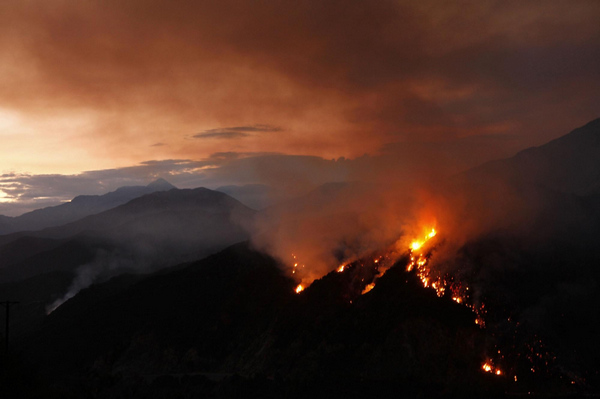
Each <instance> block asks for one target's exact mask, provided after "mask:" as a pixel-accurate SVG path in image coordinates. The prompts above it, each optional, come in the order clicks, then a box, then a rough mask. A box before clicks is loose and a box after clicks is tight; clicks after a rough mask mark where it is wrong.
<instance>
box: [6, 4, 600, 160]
mask: <svg viewBox="0 0 600 399" xmlns="http://www.w3.org/2000/svg"><path fill="white" fill-rule="evenodd" d="M599 17H600V3H598V2H595V1H577V2H563V1H546V2H543V3H535V2H517V1H504V2H497V1H477V2H475V1H458V2H444V3H440V2H438V1H433V0H430V1H423V2H418V3H417V2H410V1H378V2H350V3H348V2H346V1H328V2H325V3H324V2H321V1H311V0H307V1H301V2H296V3H294V4H290V3H289V2H287V1H258V2H252V3H248V2H245V1H238V0H224V1H220V2H216V3H212V2H192V3H190V2H179V1H174V2H162V1H129V2H127V3H123V2H116V1H108V2H93V1H92V2H85V3H77V4H75V3H71V2H61V3H47V2H43V1H39V2H36V1H33V2H17V1H8V2H4V3H2V5H0V38H1V39H0V40H1V43H2V46H3V48H4V49H5V51H4V52H3V55H1V56H0V57H1V61H2V65H3V67H2V72H3V73H2V74H1V75H0V76H1V77H0V79H2V84H0V87H1V89H0V104H10V107H11V108H15V109H17V110H19V111H22V112H24V113H25V115H29V114H31V115H33V114H35V115H37V116H39V117H47V116H48V115H55V114H56V113H67V114H68V113H70V112H75V111H77V112H91V113H92V114H93V116H94V118H96V119H95V121H94V123H93V124H92V126H89V124H88V125H86V128H87V130H88V131H89V130H91V134H90V137H91V136H94V141H93V142H94V144H95V145H90V146H89V148H90V151H92V152H93V153H94V154H96V155H97V156H101V157H104V158H106V157H130V159H132V162H131V163H132V164H135V163H137V162H139V161H140V160H142V159H148V157H149V156H148V155H147V154H143V153H141V152H140V151H132V148H133V143H138V141H137V138H138V135H140V134H141V133H139V132H148V131H151V133H150V136H149V137H148V138H147V140H149V141H148V148H149V146H151V145H152V143H156V142H161V143H168V144H169V146H168V148H169V151H172V152H171V155H170V156H178V157H182V158H186V159H193V158H198V157H207V156H208V155H209V154H210V153H214V152H223V151H227V150H229V149H223V148H217V146H218V145H225V144H227V145H231V144H235V146H236V148H235V149H233V150H234V151H236V152H256V151H270V152H283V153H287V154H312V155H318V156H326V157H329V156H335V157H338V156H342V155H343V156H350V157H356V156H359V155H361V154H362V153H364V152H370V153H374V152H375V151H376V150H377V149H378V148H380V146H381V145H382V144H384V143H387V142H392V141H395V140H398V141H403V142H404V141H416V142H420V141H422V140H423V139H424V138H425V139H427V140H441V141H448V140H452V139H461V138H464V137H467V136H473V135H480V134H491V133H501V134H516V135H517V136H518V139H517V142H518V143H517V144H518V145H519V146H520V147H521V148H523V147H527V146H530V145H534V144H541V143H543V142H545V141H547V140H548V139H551V138H554V137H557V136H558V135H560V134H562V133H563V132H565V131H568V130H569V129H570V128H572V127H573V126H577V125H580V124H582V123H585V122H586V121H588V120H591V119H594V118H595V117H597V112H598V111H597V110H598V106H599V105H600V97H599V96H598V93H600V77H599V76H598V74H597V70H598V69H600V55H599V54H600V53H599V48H600V47H599V41H598V37H600V27H599V24H598V23H597V21H598V18H599ZM248 120H265V121H269V123H270V124H272V125H273V126H285V127H286V128H285V131H284V130H281V131H280V134H278V139H277V140H269V139H268V138H267V137H266V136H265V137H263V136H261V135H259V134H256V135H255V134H254V133H261V132H268V131H279V129H277V128H274V127H273V126H271V125H266V126H265V125H250V126H246V125H245V124H246V123H247V122H246V121H248ZM198 125H202V126H232V127H231V128H219V129H209V130H205V131H203V132H201V133H198V134H197V135H196V137H197V138H205V139H206V138H222V139H227V140H197V142H196V143H192V144H190V143H189V142H187V143H186V142H182V141H183V139H181V141H177V140H176V139H174V138H173V137H175V136H176V135H172V134H170V133H169V134H167V133H156V132H154V131H153V130H152V129H154V128H155V127H156V126H161V127H164V126H167V127H168V129H169V131H170V132H176V131H178V132H182V131H190V130H191V129H194V126H198ZM160 131H161V132H164V131H165V130H160ZM178 137H181V136H178ZM167 139H168V141H167ZM221 141H223V143H221ZM98 142H101V143H102V145H98V144H97V143H98ZM498 145H502V144H500V143H498ZM152 148H155V149H156V151H165V147H160V148H158V147H152ZM482 151H484V152H486V151H488V150H487V149H482ZM198 154H199V155H198ZM160 155H163V153H160ZM152 156H153V155H150V157H152Z"/></svg>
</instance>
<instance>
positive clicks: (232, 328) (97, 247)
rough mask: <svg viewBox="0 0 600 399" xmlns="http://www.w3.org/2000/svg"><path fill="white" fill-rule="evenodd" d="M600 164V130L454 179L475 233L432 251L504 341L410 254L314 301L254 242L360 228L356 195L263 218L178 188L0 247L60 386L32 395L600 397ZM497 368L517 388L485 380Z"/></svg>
mask: <svg viewBox="0 0 600 399" xmlns="http://www.w3.org/2000/svg"><path fill="white" fill-rule="evenodd" d="M599 155H600V119H597V120H595V121H592V122H590V123H589V124H587V125H585V126H583V127H581V128H579V129H576V130H574V131H573V132H571V133H569V134H567V135H566V136H563V137H561V138H559V139H557V140H554V141H552V142H550V143H548V144H546V145H543V146H540V147H536V148H532V149H528V150H525V151H522V152H520V153H519V154H517V155H516V156H514V157H512V158H509V159H505V160H499V161H494V162H490V163H487V164H484V165H482V166H480V167H478V168H475V169H472V170H469V171H467V172H465V173H463V174H460V175H457V176H455V177H453V178H452V179H450V180H448V181H447V182H444V183H443V184H440V191H439V193H438V194H439V195H442V196H444V198H445V199H446V201H447V204H449V205H448V209H452V210H454V211H455V214H454V215H452V216H453V217H454V218H455V221H454V223H455V225H456V226H458V228H457V229H458V230H457V231H460V230H461V229H462V231H464V232H465V234H464V236H463V237H461V241H456V242H454V243H451V242H450V241H451V238H452V237H448V238H446V239H443V238H440V240H439V241H437V242H436V243H435V245H434V246H433V247H432V248H431V252H430V253H429V254H428V255H427V256H430V257H431V262H437V263H436V267H437V268H439V270H442V271H445V272H447V273H448V275H447V276H452V278H456V279H457V281H458V280H459V279H460V281H461V282H462V283H463V284H465V285H468V286H469V288H470V294H469V295H470V296H469V300H470V301H471V304H472V305H473V306H475V305H477V306H481V304H485V306H484V309H485V317H486V325H487V326H486V328H485V329H481V328H479V327H478V326H477V325H476V324H475V323H474V320H475V317H476V315H475V314H474V313H473V312H472V311H471V310H470V309H469V308H468V307H465V306H462V305H460V304H458V303H456V302H455V301H453V300H452V298H451V295H450V294H449V293H446V294H445V295H443V296H442V297H438V296H437V295H436V293H435V291H434V290H431V289H426V288H424V287H423V284H422V282H421V280H419V278H418V277H417V275H416V274H415V273H414V272H407V271H406V270H407V264H408V263H409V256H408V253H405V254H403V255H402V256H400V257H399V258H398V259H397V261H396V262H394V263H393V264H391V265H390V268H389V269H388V270H387V272H386V273H385V274H381V273H379V272H378V266H377V262H374V260H373V259H374V256H375V255H373V254H370V255H368V256H364V257H362V258H360V259H357V260H356V261H355V262H352V263H350V264H348V265H347V266H348V267H347V268H346V269H345V270H344V271H343V272H339V273H338V272H335V271H334V272H331V273H328V274H326V275H324V276H323V277H322V278H320V279H317V280H316V281H315V282H314V283H313V284H312V285H310V287H308V288H306V289H305V290H304V291H303V292H301V293H300V294H296V293H294V287H295V285H296V284H297V282H295V281H294V280H292V279H291V278H290V277H289V275H288V274H286V273H285V272H284V271H283V270H285V267H284V265H282V264H281V261H280V260H279V259H276V258H273V257H271V256H269V255H266V254H265V253H263V252H261V251H259V250H258V249H257V248H256V247H255V246H253V245H252V244H250V243H248V242H247V240H248V239H249V238H250V237H251V234H250V233H251V232H252V231H254V230H253V229H254V228H255V225H254V223H255V221H256V217H257V216H260V215H263V214H275V215H278V214H279V213H278V212H279V209H289V210H290V211H289V213H290V214H292V215H303V214H304V212H306V211H308V212H311V213H313V214H314V215H313V216H315V215H316V214H318V216H322V217H323V218H324V219H322V220H325V221H326V223H323V224H322V226H328V224H331V223H334V224H337V223H338V222H339V223H348V226H349V228H350V227H352V226H354V225H356V224H357V223H359V222H361V220H360V218H355V219H352V218H347V217H346V216H348V215H347V214H344V213H343V212H341V211H340V209H339V208H338V207H336V206H335V201H337V200H340V199H344V198H345V197H346V196H348V193H351V192H352V191H356V190H360V191H365V192H368V188H367V189H366V190H365V188H364V187H362V188H361V187H358V188H356V186H355V185H353V184H340V183H335V184H328V185H325V186H323V187H320V188H318V189H317V190H315V191H313V192H311V193H309V194H307V195H306V196H303V197H301V198H298V199H297V200H295V201H290V202H289V203H286V204H280V205H278V206H277V207H272V208H269V209H267V210H266V211H262V212H261V213H257V212H256V211H254V210H252V209H250V208H248V207H247V206H245V205H244V204H242V203H240V202H239V201H237V200H235V199H233V198H231V197H230V196H228V195H227V194H225V193H222V192H217V191H212V190H208V189H205V188H198V189H193V190H192V189H190V190H179V189H175V188H172V187H171V188H170V189H168V188H169V185H168V183H166V182H162V181H160V182H158V183H157V184H155V185H154V188H156V186H158V187H162V188H164V189H153V191H152V192H150V193H145V194H143V195H139V196H136V197H134V198H130V199H129V200H128V201H125V202H123V203H120V204H118V205H116V206H112V207H110V208H106V209H103V210H102V211H100V212H99V213H92V214H85V215H83V214H84V213H85V212H83V211H78V212H82V213H81V215H83V217H78V218H77V220H69V221H68V222H64V223H62V222H61V223H58V222H57V224H55V225H50V224H46V225H45V227H43V228H39V229H35V231H26V232H23V231H20V232H17V231H13V232H12V233H11V234H6V235H3V236H0V255H1V256H2V257H1V259H2V265H1V267H0V292H2V293H4V295H7V296H10V299H13V298H17V299H19V300H20V301H21V303H22V304H20V305H17V306H18V308H15V312H13V313H12V314H11V315H12V317H13V318H14V319H13V322H14V323H13V324H14V337H15V338H14V348H15V353H19V354H20V355H19V356H20V357H21V358H22V359H25V360H24V362H31V363H33V364H34V365H35V367H36V368H37V370H38V371H39V372H40V373H41V375H42V376H46V378H47V379H44V377H41V378H39V379H34V378H33V377H31V375H32V374H31V373H29V372H22V373H19V372H15V374H13V380H14V381H16V383H15V384H16V385H15V388H14V390H15V392H17V391H16V390H17V389H21V390H22V391H23V392H25V394H24V396H22V397H27V395H29V396H31V397H36V395H37V396H39V394H40V392H41V391H43V392H52V393H53V394H54V395H55V396H57V397H98V398H112V397H119V396H127V397H156V398H162V397H164V398H167V397H173V396H179V397H199V396H200V397H201V396H208V397H240V396H241V397H248V396H263V397H269V396H271V397H315V396H323V395H326V396H328V397H342V396H343V397H365V396H369V395H370V396H378V397H385V396H389V397H392V396H394V397H396V396H398V392H403V393H404V394H406V395H408V396H420V397H504V396H505V395H507V394H509V395H521V394H525V393H527V392H535V393H537V394H538V395H543V394H547V395H550V394H552V395H574V394H591V395H594V394H597V393H598V392H600V375H599V374H598V371H597V370H598V369H597V355H596V354H597V353H598V352H599V351H600V347H599V346H598V343H597V337H598V331H600V302H599V299H598V298H599V297H598V295H597V288H598V284H600V271H599V270H598V268H597V265H598V264H600V248H599V247H598V245H597V237H598V236H599V234H600V192H598V187H599V182H600V156H599ZM146 188H147V189H148V187H146ZM149 189H152V188H149ZM167 189H168V190H167ZM136 190H137V189H136ZM232 190H233V189H232ZM125 191H127V190H125ZM134 191H135V190H134ZM234 191H235V190H234ZM255 191H256V192H260V193H262V192H263V188H256V187H254V188H251V189H249V192H251V193H252V192H255ZM117 192H119V190H117V191H115V192H114V193H117ZM114 193H109V194H113V196H114V195H116V194H114ZM109 194H106V196H108V195H109ZM77 198H79V197H77ZM105 199H106V197H105V196H99V197H97V198H96V199H94V200H93V201H97V202H102V203H103V204H108V200H106V201H105ZM79 201H81V200H79ZM83 201H84V202H85V201H88V200H83ZM89 201H92V200H89ZM93 201H92V202H93ZM74 202H78V201H75V199H74V200H73V201H72V203H74ZM117 202H118V201H117ZM90 203H91V202H88V204H90ZM66 205H67V204H63V205H61V207H65V206H66ZM358 205H360V203H357V207H353V208H352V210H353V211H356V212H359V211H360V207H358ZM103 206H108V205H103ZM279 207H281V208H279ZM92 208H93V207H92V206H91V205H88V206H87V209H88V210H89V209H92ZM46 209H51V208H46ZM61 209H67V208H61ZM73 209H75V208H73ZM77 209H83V207H82V208H77ZM37 212H38V214H39V215H44V210H40V211H37ZM47 212H50V213H48V214H51V213H52V212H56V211H55V210H52V211H47ZM319 212H321V213H319ZM23 216H25V215H23ZM359 216H360V215H359ZM300 218H301V217H300V216H298V218H297V219H292V220H291V223H290V224H291V225H292V226H295V225H296V224H297V222H300V221H301V220H300ZM50 219H51V217H50V216H48V217H47V218H46V220H50ZM53 220H63V219H60V218H58V217H56V218H55V219H53ZM64 220H68V219H64ZM314 220H317V219H316V216H315V219H314ZM348 220H350V221H348ZM40 223H41V222H40ZM46 223H49V222H46ZM350 225H352V226H350ZM38 226H42V224H38ZM32 230H34V229H32ZM440 235H441V234H440ZM273 237H277V235H274V236H273ZM315 237H316V239H317V240H321V238H320V237H321V235H320V234H318V233H315ZM457 243H458V244H457ZM327 244H328V245H329V243H327ZM346 244H347V243H346ZM451 244H452V245H451ZM453 245H454V246H453ZM337 249H339V248H331V249H330V250H331V251H332V252H335V251H336V250H337ZM381 250H382V251H383V250H384V248H381ZM334 255H335V254H334ZM375 278H377V280H376V282H377V284H376V285H375V288H373V289H372V290H371V291H369V292H367V293H365V294H364V295H363V292H365V288H366V286H367V285H368V284H369V283H371V282H373V281H374V279H375ZM448 278H450V277H448ZM77 282H80V283H81V284H80V285H79V286H77V284H75V283H77ZM71 291H73V292H71ZM65 292H71V293H72V295H71V296H69V297H67V296H65V295H64V294H65ZM61 298H62V299H63V300H64V301H63V302H61V305H60V306H58V307H57V308H56V309H55V310H54V311H53V312H52V313H50V314H49V315H46V310H47V306H48V305H49V304H51V303H53V302H55V301H56V300H61ZM489 359H495V361H496V362H497V365H498V366H502V367H503V372H502V374H501V375H499V376H496V375H491V374H488V373H484V372H482V371H481V365H482V364H483V363H484V362H485V361H488V360H489ZM0 360H2V361H13V360H10V359H8V360H6V359H3V358H0ZM14 361H15V362H16V360H14ZM15 364H16V363H15ZM517 377H518V378H517ZM31 381H33V382H34V383H31ZM74 381H76V382H74ZM0 382H3V383H5V382H6V381H0ZM90 392H93V395H92V394H90Z"/></svg>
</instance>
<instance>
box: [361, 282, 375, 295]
mask: <svg viewBox="0 0 600 399" xmlns="http://www.w3.org/2000/svg"><path fill="white" fill-rule="evenodd" d="M373 288H375V283H374V282H373V283H371V284H367V286H366V287H365V289H364V290H363V292H362V293H361V295H364V294H366V293H367V292H369V291H371V290H372V289H373Z"/></svg>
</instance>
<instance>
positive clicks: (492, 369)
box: [481, 360, 504, 375]
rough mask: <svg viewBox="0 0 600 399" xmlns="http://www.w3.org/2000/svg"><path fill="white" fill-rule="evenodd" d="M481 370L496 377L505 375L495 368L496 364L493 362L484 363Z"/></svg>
mask: <svg viewBox="0 0 600 399" xmlns="http://www.w3.org/2000/svg"><path fill="white" fill-rule="evenodd" d="M481 369H482V370H483V371H485V372H486V373H491V374H494V375H503V374H504V373H503V372H502V370H500V369H499V368H498V367H495V366H494V363H493V362H492V361H491V360H488V361H487V362H485V363H483V365H482V366H481Z"/></svg>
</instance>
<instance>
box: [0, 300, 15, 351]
mask: <svg viewBox="0 0 600 399" xmlns="http://www.w3.org/2000/svg"><path fill="white" fill-rule="evenodd" d="M17 303H19V302H15V301H9V300H6V301H3V302H0V304H2V306H4V308H5V309H6V323H5V325H4V327H5V333H4V341H5V346H6V347H5V350H6V353H8V332H9V326H10V306H11V305H16V304H17Z"/></svg>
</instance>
